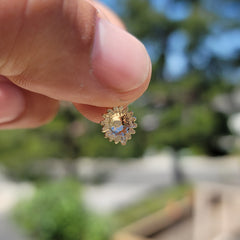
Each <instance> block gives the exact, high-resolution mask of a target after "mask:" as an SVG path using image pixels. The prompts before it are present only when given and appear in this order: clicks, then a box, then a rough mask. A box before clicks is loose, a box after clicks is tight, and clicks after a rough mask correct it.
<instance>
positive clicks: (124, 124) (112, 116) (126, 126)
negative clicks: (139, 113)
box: [101, 106, 137, 145]
mask: <svg viewBox="0 0 240 240" xmlns="http://www.w3.org/2000/svg"><path fill="white" fill-rule="evenodd" d="M103 118H104V120H103V121H102V122H101V125H102V126H103V128H102V132H103V133H105V138H108V139H109V141H110V142H112V141H114V142H115V144H118V143H121V144H122V145H126V143H127V141H128V140H130V139H131V138H132V136H131V135H132V134H135V130H134V128H136V127H137V124H136V123H135V121H136V117H134V116H133V112H128V108H127V107H126V108H124V107H122V106H121V107H114V108H113V109H108V112H107V113H106V114H104V115H103Z"/></svg>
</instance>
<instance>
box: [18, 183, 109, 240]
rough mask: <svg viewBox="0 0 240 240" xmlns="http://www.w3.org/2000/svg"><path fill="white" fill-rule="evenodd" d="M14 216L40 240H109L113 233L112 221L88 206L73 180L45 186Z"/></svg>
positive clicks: (22, 203) (30, 233) (21, 205)
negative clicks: (90, 209)
mask: <svg viewBox="0 0 240 240" xmlns="http://www.w3.org/2000/svg"><path fill="white" fill-rule="evenodd" d="M14 216H15V219H16V221H17V222H18V224H19V225H20V226H22V227H23V229H25V230H26V232H27V233H28V234H29V235H30V237H31V238H33V239H36V240H52V239H56V240H107V239H109V237H110V234H111V231H110V225H111V224H109V221H108V220H107V219H104V218H103V217H100V216H97V215H96V214H93V213H92V212H90V211H89V210H88V209H87V208H86V207H85V206H84V204H83V202H82V201H81V191H80V189H79V183H77V182H75V181H73V180H62V181H59V182H52V183H48V184H41V185H40V186H38V189H37V191H36V193H35V194H34V196H33V197H32V198H31V199H28V200H23V201H22V202H20V203H19V204H18V205H17V206H16V207H15V210H14Z"/></svg>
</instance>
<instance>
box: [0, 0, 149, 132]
mask: <svg viewBox="0 0 240 240" xmlns="http://www.w3.org/2000/svg"><path fill="white" fill-rule="evenodd" d="M0 9H1V11H0V36H1V38H0V75H1V76H0V129H8V128H31V127H37V126H40V125H42V124H44V123H46V122H48V121H50V120H51V119H52V118H53V117H54V116H55V114H56V112H57V110H58V105H59V101H61V100H65V101H69V102H73V103H74V105H75V106H76V108H77V109H78V110H79V112H80V113H82V114H83V115H84V116H85V117H87V118H88V119H90V120H91V121H94V122H99V121H100V120H101V116H102V114H103V113H104V112H105V111H106V108H109V107H113V106H119V105H128V104H129V103H131V102H133V101H134V100H136V99H137V98H138V97H140V96H141V95H142V94H143V92H144V91H145V90H146V89H147V87H148V84H149V80H150V76H151V62H150V58H149V56H148V54H147V52H146V50H145V48H144V46H143V45H142V44H141V43H140V42H139V41H138V40H137V39H136V38H134V37H133V36H132V35H130V34H129V33H127V32H126V31H125V30H124V26H123V24H122V23H121V21H120V20H119V19H118V17H117V16H116V15H115V14H114V13H112V12H111V11H110V10H109V9H107V8H106V7H104V6H103V5H101V4H100V3H97V2H94V1H90V0H20V1H19V0H0Z"/></svg>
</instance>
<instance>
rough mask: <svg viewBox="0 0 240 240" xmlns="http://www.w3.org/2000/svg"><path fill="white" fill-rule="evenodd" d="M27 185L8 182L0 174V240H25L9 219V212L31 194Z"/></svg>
mask: <svg viewBox="0 0 240 240" xmlns="http://www.w3.org/2000/svg"><path fill="white" fill-rule="evenodd" d="M33 192H34V188H33V186H32V185H31V184H29V183H16V182H13V181H11V180H8V179H7V178H6V177H4V175H3V174H1V172H0V240H26V239H27V237H26V235H25V234H24V233H23V232H22V231H21V230H20V229H19V228H18V227H17V226H16V224H15V223H14V222H13V220H12V219H11V210H12V208H13V207H14V206H15V205H16V203H17V202H18V201H19V200H20V199H23V198H26V197H29V196H31V195H32V194H33Z"/></svg>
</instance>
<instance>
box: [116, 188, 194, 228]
mask: <svg viewBox="0 0 240 240" xmlns="http://www.w3.org/2000/svg"><path fill="white" fill-rule="evenodd" d="M191 191H192V187H191V186H190V185H187V184H183V185H177V186H175V187H172V188H169V189H167V190H165V191H164V192H162V191H161V192H160V193H155V194H153V195H151V194H150V195H149V196H147V197H146V198H145V199H143V200H142V201H140V202H138V203H136V204H134V205H132V206H129V207H127V208H126V209H123V210H121V211H119V212H117V213H116V214H115V216H114V219H115V221H116V222H117V225H118V226H119V227H123V226H126V225H128V224H130V223H132V222H134V221H137V220H139V219H141V218H143V217H146V216H148V215H150V214H152V213H155V212H156V211H159V210H161V209H162V208H164V207H166V206H167V205H168V203H171V202H174V201H177V200H180V199H182V198H184V197H185V196H186V195H188V194H190V193H191Z"/></svg>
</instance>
